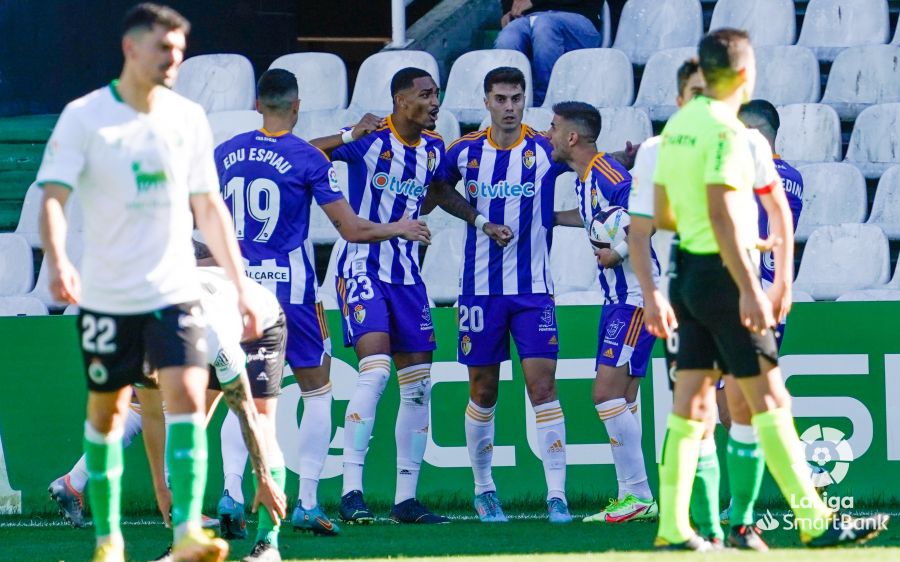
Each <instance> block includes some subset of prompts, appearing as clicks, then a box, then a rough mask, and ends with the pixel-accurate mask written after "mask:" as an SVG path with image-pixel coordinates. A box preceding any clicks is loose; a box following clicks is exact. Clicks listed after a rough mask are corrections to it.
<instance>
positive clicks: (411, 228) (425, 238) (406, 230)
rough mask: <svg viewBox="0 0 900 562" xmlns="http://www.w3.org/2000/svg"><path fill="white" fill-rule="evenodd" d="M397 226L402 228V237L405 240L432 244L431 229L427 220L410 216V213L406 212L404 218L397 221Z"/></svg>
mask: <svg viewBox="0 0 900 562" xmlns="http://www.w3.org/2000/svg"><path fill="white" fill-rule="evenodd" d="M397 228H398V229H399V230H400V238H403V239H404V240H409V241H411V242H421V243H423V244H425V245H428V244H431V231H430V230H429V229H428V225H427V224H425V221H421V220H418V219H411V218H409V213H405V214H404V215H403V218H401V219H400V220H398V221H397Z"/></svg>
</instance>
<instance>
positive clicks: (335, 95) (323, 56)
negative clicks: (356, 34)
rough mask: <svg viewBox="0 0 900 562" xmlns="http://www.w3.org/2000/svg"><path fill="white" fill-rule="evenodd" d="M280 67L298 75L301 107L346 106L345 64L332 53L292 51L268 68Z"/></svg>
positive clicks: (335, 107) (309, 109)
mask: <svg viewBox="0 0 900 562" xmlns="http://www.w3.org/2000/svg"><path fill="white" fill-rule="evenodd" d="M272 68H283V69H285V70H289V71H291V72H292V73H293V74H294V76H296V77H297V85H298V86H299V90H300V109H301V111H302V110H307V111H313V110H320V109H343V108H345V107H347V67H346V65H344V61H342V60H341V58H340V57H339V56H337V55H333V54H331V53H291V54H289V55H282V56H280V57H278V58H277V59H275V61H274V62H272V64H270V65H269V69H272Z"/></svg>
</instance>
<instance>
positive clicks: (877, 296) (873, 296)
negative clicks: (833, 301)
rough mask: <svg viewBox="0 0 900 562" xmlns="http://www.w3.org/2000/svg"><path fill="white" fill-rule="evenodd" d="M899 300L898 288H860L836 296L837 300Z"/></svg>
mask: <svg viewBox="0 0 900 562" xmlns="http://www.w3.org/2000/svg"><path fill="white" fill-rule="evenodd" d="M878 301H882V302H883V301H900V290H898V289H861V290H859V291H848V292H846V293H844V294H842V295H841V296H839V297H838V298H837V302H878Z"/></svg>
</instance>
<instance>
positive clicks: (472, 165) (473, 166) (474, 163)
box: [466, 158, 478, 170]
mask: <svg viewBox="0 0 900 562" xmlns="http://www.w3.org/2000/svg"><path fill="white" fill-rule="evenodd" d="M466 168H468V169H470V170H477V169H478V160H475V159H474V158H472V159H471V160H469V163H468V164H466Z"/></svg>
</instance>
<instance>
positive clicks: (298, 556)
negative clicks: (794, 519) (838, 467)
mask: <svg viewBox="0 0 900 562" xmlns="http://www.w3.org/2000/svg"><path fill="white" fill-rule="evenodd" d="M248 528H249V529H253V528H255V522H253V521H248ZM342 531H343V532H342V533H341V535H340V536H338V537H315V536H312V535H308V534H302V533H295V532H293V531H292V530H291V529H290V523H289V522H288V523H287V524H286V526H285V531H284V532H282V535H281V553H282V556H283V558H284V560H285V561H295V560H313V559H315V560H329V559H330V560H335V559H341V560H347V559H369V560H374V559H389V558H390V559H404V560H429V561H434V560H452V561H454V562H468V561H476V560H487V559H491V560H497V561H498V562H499V561H512V560H516V561H518V560H522V561H525V562H532V561H533V562H544V561H546V562H550V561H562V562H569V561H573V562H574V561H576V560H589V559H590V560H602V561H610V562H617V561H622V562H651V561H652V562H666V561H668V560H679V561H680V560H697V559H707V558H708V559H710V560H713V559H714V560H716V561H717V562H718V561H721V562H731V561H743V560H750V559H754V560H766V561H767V562H825V561H830V560H835V561H840V562H881V561H893V560H896V561H900V527H898V528H896V529H889V530H888V531H886V532H884V533H882V534H881V535H880V536H879V537H878V538H876V539H875V540H873V541H872V542H871V543H869V545H867V546H865V547H861V548H845V549H839V550H837V549H836V550H824V551H822V550H819V551H813V550H807V549H805V548H803V547H802V546H801V545H800V541H799V538H798V537H797V533H796V532H794V531H784V530H774V531H769V532H767V533H765V539H766V541H767V542H768V543H769V545H770V546H771V547H773V550H772V552H770V553H769V554H768V555H756V554H754V553H747V552H724V553H717V554H711V555H697V554H692V553H656V552H653V551H652V550H650V549H651V545H652V544H653V537H654V535H655V532H656V524H655V523H629V524H625V525H621V526H607V525H602V524H587V523H581V522H580V520H579V521H576V522H575V523H572V524H571V525H562V526H557V525H551V524H549V523H547V522H546V521H544V520H543V519H542V518H539V517H538V516H526V517H521V518H515V519H514V520H513V521H511V522H510V523H508V524H505V525H503V524H499V525H498V524H495V525H484V524H481V523H479V522H477V521H476V520H474V519H473V518H457V519H455V520H454V521H453V522H452V523H451V524H449V525H439V526H412V525H409V526H407V525H403V526H401V525H394V524H392V523H389V522H388V521H386V520H385V521H380V522H378V523H376V524H375V525H372V526H367V527H352V526H343V527H342ZM124 533H125V540H126V542H127V544H128V556H129V560H134V561H139V560H140V561H144V560H150V559H153V558H155V557H156V556H158V555H159V554H161V553H162V551H163V550H164V549H165V547H166V545H167V544H168V541H169V538H170V534H169V531H168V530H166V529H165V528H164V527H163V526H162V524H161V523H160V522H159V521H158V520H146V519H145V520H129V521H127V522H126V523H125V527H124ZM251 537H252V531H251ZM92 544H93V533H92V531H91V529H90V528H89V529H72V528H69V527H67V526H63V525H61V524H60V523H59V522H58V521H57V520H45V521H34V520H31V521H18V522H10V523H0V560H2V562H58V561H66V562H70V561H71V562H75V561H86V560H90V557H91V550H92ZM231 545H232V556H231V557H230V558H229V560H240V559H241V557H243V556H246V555H247V553H248V552H249V551H250V548H251V546H252V541H251V540H249V539H248V540H243V541H233V542H232V543H231Z"/></svg>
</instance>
